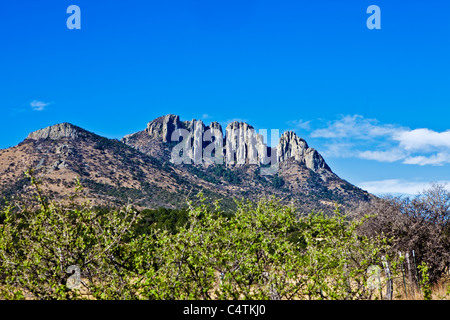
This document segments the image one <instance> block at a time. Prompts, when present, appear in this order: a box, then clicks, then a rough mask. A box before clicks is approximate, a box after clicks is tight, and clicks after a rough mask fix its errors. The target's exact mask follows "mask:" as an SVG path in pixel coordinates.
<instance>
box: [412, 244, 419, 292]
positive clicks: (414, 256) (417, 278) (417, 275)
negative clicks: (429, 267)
mask: <svg viewBox="0 0 450 320" xmlns="http://www.w3.org/2000/svg"><path fill="white" fill-rule="evenodd" d="M412 254H413V262H414V270H416V280H417V287H418V288H419V290H420V281H419V273H418V272H417V263H416V255H415V253H414V250H413V251H412Z"/></svg>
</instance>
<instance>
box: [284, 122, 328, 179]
mask: <svg viewBox="0 0 450 320" xmlns="http://www.w3.org/2000/svg"><path fill="white" fill-rule="evenodd" d="M277 158H278V162H283V161H285V160H287V159H290V158H294V159H295V160H297V161H298V162H300V163H303V164H305V165H306V167H307V168H309V169H311V170H313V171H318V170H319V169H325V170H328V171H331V169H330V167H329V166H328V165H327V163H326V162H325V160H324V159H323V157H322V156H321V155H320V154H319V152H317V150H315V149H313V148H310V147H309V146H308V143H307V142H306V141H305V140H304V139H302V138H300V137H299V136H297V135H296V134H295V133H294V132H292V131H288V132H285V133H283V135H282V136H281V138H280V142H279V144H278V146H277Z"/></svg>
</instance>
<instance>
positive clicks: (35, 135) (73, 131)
mask: <svg viewBox="0 0 450 320" xmlns="http://www.w3.org/2000/svg"><path fill="white" fill-rule="evenodd" d="M86 133H87V131H85V130H84V129H81V128H80V127H77V126H74V125H73V124H70V123H67V122H64V123H59V124H55V125H53V126H50V127H47V128H44V129H40V130H37V131H34V132H32V133H30V134H29V135H28V137H27V139H31V140H40V139H52V140H58V139H62V138H70V139H75V138H78V137H81V136H84V135H86Z"/></svg>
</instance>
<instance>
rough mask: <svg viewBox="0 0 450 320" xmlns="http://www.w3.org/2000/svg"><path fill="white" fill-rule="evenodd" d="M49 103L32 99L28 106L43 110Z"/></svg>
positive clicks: (35, 109)
mask: <svg viewBox="0 0 450 320" xmlns="http://www.w3.org/2000/svg"><path fill="white" fill-rule="evenodd" d="M49 104H50V102H43V101H38V100H34V101H32V102H31V103H30V106H31V108H32V109H33V110H34V111H43V110H44V109H45V107H47V106H48V105H49Z"/></svg>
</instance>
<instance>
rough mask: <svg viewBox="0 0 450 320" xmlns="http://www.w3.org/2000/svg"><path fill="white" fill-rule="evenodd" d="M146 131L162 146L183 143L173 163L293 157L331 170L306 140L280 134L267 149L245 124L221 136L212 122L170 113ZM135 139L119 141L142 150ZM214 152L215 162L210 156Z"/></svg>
mask: <svg viewBox="0 0 450 320" xmlns="http://www.w3.org/2000/svg"><path fill="white" fill-rule="evenodd" d="M145 132H146V133H147V134H148V138H150V139H152V140H157V141H160V142H163V143H169V142H180V141H184V142H183V145H182V146H180V150H179V149H176V151H177V152H178V151H181V149H183V150H184V151H183V152H184V153H183V158H182V159H181V156H179V154H178V153H175V154H172V156H175V157H180V158H177V159H171V161H172V163H177V164H178V163H185V164H187V163H193V164H197V165H200V164H206V165H209V164H212V162H214V161H218V160H219V159H220V158H223V163H224V164H225V165H226V166H228V167H241V166H244V165H247V164H253V165H260V164H278V163H281V162H283V161H285V160H287V159H290V158H294V159H295V160H297V161H298V162H300V163H302V164H304V165H305V166H306V167H307V168H309V169H311V170H313V171H317V170H319V169H324V170H328V171H331V169H330V167H329V166H328V165H327V164H326V162H325V160H324V159H323V157H322V156H321V155H320V154H319V153H318V152H317V150H315V149H313V148H309V147H308V144H307V143H306V141H305V140H304V139H302V138H300V137H298V136H297V135H296V134H295V133H294V132H285V133H283V135H282V136H281V138H280V140H279V143H278V146H277V147H276V148H270V147H267V143H266V142H265V141H264V136H263V135H261V134H258V133H256V132H255V129H254V128H253V127H252V126H251V125H249V124H247V123H245V122H238V121H234V122H231V123H229V124H228V125H227V127H226V129H225V137H223V131H222V127H221V126H220V124H219V123H217V122H212V123H211V124H210V125H209V126H205V124H204V123H203V122H202V121H201V120H195V119H193V120H191V121H183V122H182V121H180V117H179V116H177V115H172V114H169V115H166V116H162V117H159V118H157V119H155V120H153V121H150V122H149V123H148V125H147V129H146V130H145ZM139 134H142V132H140V133H139ZM135 136H136V134H133V135H128V136H125V137H124V138H123V139H122V141H123V142H124V143H126V144H129V145H131V146H133V147H136V148H137V149H139V150H141V151H144V149H145V147H144V146H142V145H139V144H136V143H134V142H133V137H135ZM181 137H182V138H181ZM212 137H214V138H212ZM144 144H145V143H144ZM213 150H214V159H212V157H211V156H210V153H211V152H212V151H213ZM144 152H145V151H144ZM269 154H270V157H269ZM205 155H206V156H205Z"/></svg>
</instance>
